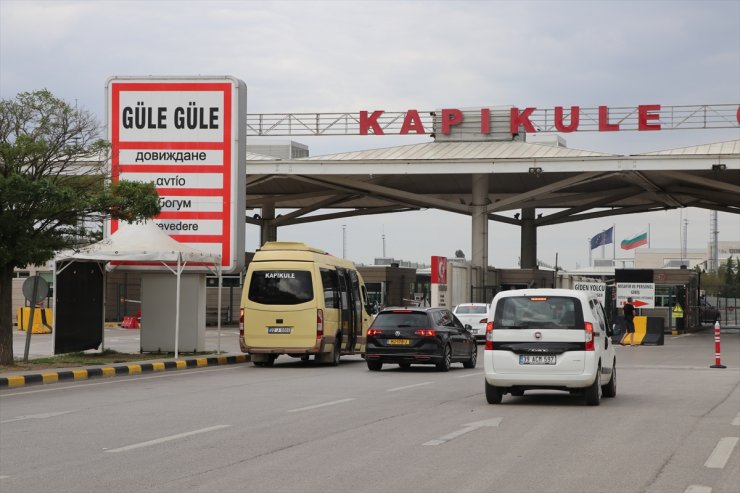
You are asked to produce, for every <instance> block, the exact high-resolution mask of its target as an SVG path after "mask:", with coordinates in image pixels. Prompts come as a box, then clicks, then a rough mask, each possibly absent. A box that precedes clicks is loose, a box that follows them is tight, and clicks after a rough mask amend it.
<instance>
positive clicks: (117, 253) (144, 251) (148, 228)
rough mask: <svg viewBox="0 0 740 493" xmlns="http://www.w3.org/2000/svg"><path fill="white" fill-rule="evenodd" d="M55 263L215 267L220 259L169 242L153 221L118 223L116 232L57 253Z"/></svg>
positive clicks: (216, 256) (167, 236)
mask: <svg viewBox="0 0 740 493" xmlns="http://www.w3.org/2000/svg"><path fill="white" fill-rule="evenodd" d="M54 260H55V261H57V262H59V261H63V260H100V261H105V262H115V261H116V260H120V261H126V262H169V263H175V262H177V261H178V260H180V261H181V262H190V263H205V264H208V265H214V264H219V263H220V262H221V256H220V255H218V254H215V253H207V252H202V251H200V250H196V249H195V248H192V247H189V246H188V245H185V244H182V243H179V242H178V241H177V240H173V239H172V238H171V237H170V236H169V235H167V233H165V232H164V231H162V229H161V228H160V227H159V226H157V225H156V224H155V223H154V222H153V221H146V222H144V223H134V224H127V223H121V224H120V228H119V229H118V231H116V232H115V233H113V234H112V235H110V236H109V237H107V238H105V239H103V240H101V241H99V242H97V243H93V244H92V245H87V246H84V247H82V248H80V249H77V250H66V251H63V252H60V253H59V254H57V256H56V257H55V259H54Z"/></svg>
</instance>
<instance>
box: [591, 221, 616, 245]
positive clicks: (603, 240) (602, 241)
mask: <svg viewBox="0 0 740 493" xmlns="http://www.w3.org/2000/svg"><path fill="white" fill-rule="evenodd" d="M609 243H614V226H612V227H611V228H609V229H607V230H604V231H602V232H601V233H599V234H597V235H596V236H592V237H591V250H593V249H594V248H596V247H600V246H601V245H608V244H609Z"/></svg>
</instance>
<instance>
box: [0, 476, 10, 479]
mask: <svg viewBox="0 0 740 493" xmlns="http://www.w3.org/2000/svg"><path fill="white" fill-rule="evenodd" d="M9 477H10V476H0V479H8V478H9Z"/></svg>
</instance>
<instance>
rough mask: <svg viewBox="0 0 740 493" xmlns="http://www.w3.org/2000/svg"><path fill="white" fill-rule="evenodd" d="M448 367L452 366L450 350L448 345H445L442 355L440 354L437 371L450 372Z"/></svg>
mask: <svg viewBox="0 0 740 493" xmlns="http://www.w3.org/2000/svg"><path fill="white" fill-rule="evenodd" d="M450 365H452V349H450V346H449V344H448V345H445V350H444V353H442V361H440V362H439V363H437V370H439V371H450Z"/></svg>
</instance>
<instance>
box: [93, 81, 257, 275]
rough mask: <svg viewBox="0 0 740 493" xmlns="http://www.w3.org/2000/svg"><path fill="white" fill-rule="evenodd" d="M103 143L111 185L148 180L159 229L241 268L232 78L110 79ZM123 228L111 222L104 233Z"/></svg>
mask: <svg viewBox="0 0 740 493" xmlns="http://www.w3.org/2000/svg"><path fill="white" fill-rule="evenodd" d="M106 89H107V97H108V114H107V123H108V138H109V140H110V143H111V162H110V166H111V176H112V180H113V181H114V182H116V181H119V180H129V181H136V182H153V183H154V184H155V186H156V188H157V192H158V193H159V196H160V199H159V200H160V205H161V207H162V212H161V213H160V215H159V216H157V217H156V218H154V221H155V222H156V223H157V225H158V226H159V227H160V228H161V229H162V230H163V231H164V232H166V233H167V234H169V235H170V236H171V237H172V238H173V239H175V240H177V241H179V242H180V243H185V244H187V245H188V246H190V247H192V248H195V249H198V250H201V251H205V252H210V253H218V254H220V255H221V258H222V269H223V272H224V273H229V272H238V271H239V270H241V269H242V268H243V266H244V229H245V228H244V209H245V205H244V204H245V194H244V189H245V180H246V140H245V137H246V129H245V118H246V98H247V90H246V85H245V84H244V82H242V81H240V80H238V79H235V78H232V77H138V78H135V77H112V78H111V79H109V80H108V83H107V88H106ZM119 227H122V226H121V224H119V222H118V221H116V220H111V221H109V222H108V228H107V233H108V234H111V233H114V232H115V231H117V230H118V228H119Z"/></svg>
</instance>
